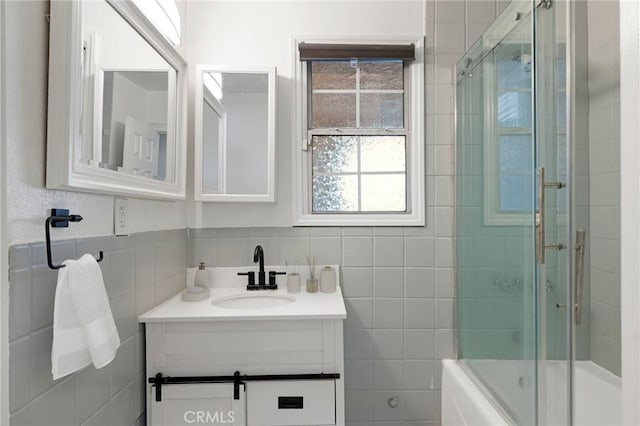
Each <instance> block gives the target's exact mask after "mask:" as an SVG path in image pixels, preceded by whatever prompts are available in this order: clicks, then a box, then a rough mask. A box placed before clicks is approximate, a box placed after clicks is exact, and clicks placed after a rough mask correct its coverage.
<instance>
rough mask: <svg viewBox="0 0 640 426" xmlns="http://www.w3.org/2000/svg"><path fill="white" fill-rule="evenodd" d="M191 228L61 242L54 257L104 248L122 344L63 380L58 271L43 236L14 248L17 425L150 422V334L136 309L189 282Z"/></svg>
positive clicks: (12, 391) (12, 396)
mask: <svg viewBox="0 0 640 426" xmlns="http://www.w3.org/2000/svg"><path fill="white" fill-rule="evenodd" d="M186 246H187V245H186V232H185V230H175V231H160V232H150V233H143V234H135V235H132V236H130V237H121V238H117V239H116V238H114V237H102V238H90V239H82V240H77V241H76V240H67V241H62V242H58V243H56V244H55V246H54V247H53V254H54V262H56V263H58V262H60V261H61V260H63V259H65V258H75V257H77V255H78V254H83V253H85V252H91V253H97V252H98V251H99V250H103V251H104V256H105V259H104V260H103V262H102V263H100V266H101V269H102V271H103V277H104V279H105V286H106V287H107V293H108V294H109V298H110V302H111V310H112V312H113V315H114V318H115V322H116V327H117V328H118V333H119V334H120V339H121V341H122V345H121V346H120V348H119V349H118V353H117V355H116V358H115V359H114V360H113V361H112V362H111V363H110V364H109V365H107V366H106V367H104V368H102V369H100V370H96V369H95V368H93V367H92V366H89V367H87V368H85V369H83V370H81V371H79V372H77V373H75V374H72V375H70V376H67V377H65V378H62V379H60V380H57V381H55V382H54V381H53V380H52V378H51V340H52V335H53V332H52V326H51V324H52V320H53V310H52V307H53V302H54V293H55V284H56V281H57V276H56V272H55V271H52V270H50V269H49V268H48V267H47V266H46V264H45V253H44V246H43V244H41V243H36V244H25V245H18V246H13V247H11V248H10V252H9V268H10V280H9V286H10V289H11V294H13V295H14V297H13V298H12V300H11V304H10V320H9V330H10V342H9V363H10V367H9V372H10V379H9V400H10V407H9V409H10V412H11V418H10V424H11V426H17V425H29V426H53V425H61V426H74V425H117V426H130V425H131V426H133V425H141V424H144V418H145V416H144V412H145V409H146V406H145V388H144V376H145V374H144V333H143V331H142V327H140V326H139V325H138V323H137V320H136V318H137V316H138V314H141V313H143V312H144V311H146V310H147V309H149V308H150V307H152V306H154V305H156V304H157V303H159V302H161V301H163V300H164V299H166V298H167V297H169V296H171V295H172V294H175V293H177V292H178V291H180V290H181V289H182V288H184V285H185V282H186Z"/></svg>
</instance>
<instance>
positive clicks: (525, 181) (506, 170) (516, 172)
mask: <svg viewBox="0 0 640 426" xmlns="http://www.w3.org/2000/svg"><path fill="white" fill-rule="evenodd" d="M498 155H499V170H500V210H501V211H503V212H512V213H513V212H527V211H531V209H532V208H533V184H532V181H531V175H530V170H531V168H532V167H533V157H532V155H533V154H532V141H531V136H530V135H504V136H501V137H500V140H499V151H498Z"/></svg>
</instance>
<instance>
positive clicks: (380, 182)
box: [361, 174, 407, 212]
mask: <svg viewBox="0 0 640 426" xmlns="http://www.w3.org/2000/svg"><path fill="white" fill-rule="evenodd" d="M361 179H362V181H361V185H362V211H365V212H375V211H378V212H397V211H405V210H406V209H407V207H406V197H405V193H406V178H405V175H404V174H396V175H363V176H362V177H361Z"/></svg>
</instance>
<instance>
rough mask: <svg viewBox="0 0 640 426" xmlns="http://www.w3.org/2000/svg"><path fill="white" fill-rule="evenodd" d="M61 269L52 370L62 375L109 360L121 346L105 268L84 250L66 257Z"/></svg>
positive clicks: (55, 316) (59, 271)
mask: <svg viewBox="0 0 640 426" xmlns="http://www.w3.org/2000/svg"><path fill="white" fill-rule="evenodd" d="M64 265H65V267H64V268H61V269H59V270H58V287H57V288H56V298H55V305H54V311H53V346H52V348H51V374H52V375H53V379H54V380H56V379H59V378H60V377H64V376H66V375H67V374H71V373H73V372H74V371H77V370H80V369H81V368H83V367H85V366H87V365H89V364H90V363H91V362H93V365H94V366H95V367H96V368H102V367H104V366H105V365H107V364H109V363H110V362H111V361H112V360H113V358H114V357H115V355H116V350H117V349H118V347H119V346H120V336H119V335H118V330H117V329H116V326H115V323H114V322H113V315H112V314H111V307H110V306H109V298H108V297H107V291H106V290H105V288H104V282H103V280H102V271H101V270H100V266H99V265H98V262H96V259H95V258H94V257H93V256H92V255H90V254H85V255H84V256H82V257H81V258H80V259H78V260H66V261H64Z"/></svg>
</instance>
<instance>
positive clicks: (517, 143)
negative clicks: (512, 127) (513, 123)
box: [499, 135, 533, 174]
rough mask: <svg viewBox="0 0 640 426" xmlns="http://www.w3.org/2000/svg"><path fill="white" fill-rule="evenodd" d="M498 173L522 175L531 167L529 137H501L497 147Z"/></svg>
mask: <svg viewBox="0 0 640 426" xmlns="http://www.w3.org/2000/svg"><path fill="white" fill-rule="evenodd" d="M499 150H500V151H499V155H500V172H501V173H518V172H520V173H524V174H528V171H529V170H531V168H532V167H533V160H532V157H531V156H532V151H533V147H532V142H531V136H530V135H503V136H500V145H499Z"/></svg>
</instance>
